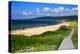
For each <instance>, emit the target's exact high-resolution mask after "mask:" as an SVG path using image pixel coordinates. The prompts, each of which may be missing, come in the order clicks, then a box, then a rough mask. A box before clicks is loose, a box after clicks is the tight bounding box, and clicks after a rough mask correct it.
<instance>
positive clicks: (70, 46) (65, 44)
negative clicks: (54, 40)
mask: <svg viewBox="0 0 80 54" xmlns="http://www.w3.org/2000/svg"><path fill="white" fill-rule="evenodd" d="M73 32H74V30H72V32H71V33H70V34H69V35H68V36H67V37H66V38H65V39H64V40H63V41H62V43H61V45H60V47H59V49H58V50H66V49H74V46H73V43H72V35H73Z"/></svg>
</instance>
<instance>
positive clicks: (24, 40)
mask: <svg viewBox="0 0 80 54" xmlns="http://www.w3.org/2000/svg"><path fill="white" fill-rule="evenodd" d="M70 32H71V29H70V28H69V27H66V26H61V27H60V28H59V29H58V30H57V31H55V32H53V31H47V32H45V33H42V34H40V35H32V36H24V35H11V52H12V53H14V52H35V51H51V50H58V48H59V46H60V44H61V42H62V40H63V39H64V38H65V37H66V36H68V34H69V33H70Z"/></svg>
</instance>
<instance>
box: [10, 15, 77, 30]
mask: <svg viewBox="0 0 80 54" xmlns="http://www.w3.org/2000/svg"><path fill="white" fill-rule="evenodd" d="M75 18H76V19H77V16H73V17H72V16H68V17H38V18H32V19H22V20H21V19H17V20H11V31H12V30H17V29H25V28H32V27H40V26H49V25H55V24H58V23H61V21H62V20H72V19H75Z"/></svg>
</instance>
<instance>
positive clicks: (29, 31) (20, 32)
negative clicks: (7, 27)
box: [11, 22, 70, 36]
mask: <svg viewBox="0 0 80 54" xmlns="http://www.w3.org/2000/svg"><path fill="white" fill-rule="evenodd" d="M69 25H70V24H69V22H62V23H59V24H56V25H50V26H44V27H34V28H26V29H19V30H14V31H11V35H25V36H32V35H39V34H42V33H44V32H46V31H56V30H58V29H59V28H60V27H61V26H69Z"/></svg>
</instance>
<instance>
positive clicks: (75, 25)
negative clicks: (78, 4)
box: [72, 20, 78, 49]
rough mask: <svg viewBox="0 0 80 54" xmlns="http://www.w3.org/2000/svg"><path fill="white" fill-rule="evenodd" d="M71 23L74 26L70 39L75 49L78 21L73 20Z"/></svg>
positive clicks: (76, 45) (76, 46)
mask: <svg viewBox="0 0 80 54" xmlns="http://www.w3.org/2000/svg"><path fill="white" fill-rule="evenodd" d="M72 23H73V24H72V25H73V28H74V34H73V37H72V41H73V44H74V47H75V48H76V49H77V48H78V22H77V20H75V21H73V22H72Z"/></svg>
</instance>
